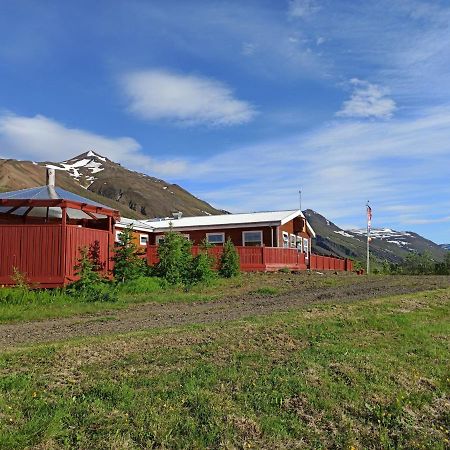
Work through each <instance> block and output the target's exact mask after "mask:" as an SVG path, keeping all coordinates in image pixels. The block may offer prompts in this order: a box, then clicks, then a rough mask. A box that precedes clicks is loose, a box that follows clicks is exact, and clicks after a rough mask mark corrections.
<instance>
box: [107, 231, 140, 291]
mask: <svg viewBox="0 0 450 450" xmlns="http://www.w3.org/2000/svg"><path fill="white" fill-rule="evenodd" d="M113 260H114V271H113V273H114V277H115V279H116V281H118V282H120V283H124V282H125V281H129V280H133V279H135V278H138V277H139V276H141V275H143V273H144V270H145V263H144V261H142V260H141V259H140V258H139V257H138V256H137V246H136V244H135V243H134V242H133V227H132V226H128V227H126V228H125V229H124V230H123V231H122V232H121V233H120V234H119V242H118V243H117V246H116V249H115V254H114V258H113Z"/></svg>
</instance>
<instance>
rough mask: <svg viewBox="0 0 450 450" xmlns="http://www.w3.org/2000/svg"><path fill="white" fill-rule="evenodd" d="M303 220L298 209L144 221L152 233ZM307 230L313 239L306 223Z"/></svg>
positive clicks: (313, 234)
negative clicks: (295, 219) (296, 218)
mask: <svg viewBox="0 0 450 450" xmlns="http://www.w3.org/2000/svg"><path fill="white" fill-rule="evenodd" d="M295 217H302V218H305V216H304V215H303V213H302V212H301V211H300V210H299V209H295V210H287V211H266V212H254V213H241V214H220V215H211V216H195V217H182V218H181V219H164V220H144V221H143V222H145V223H146V224H148V225H150V226H151V227H153V228H154V231H156V232H158V231H166V230H167V229H169V228H170V227H171V226H172V228H173V229H174V230H182V229H188V228H189V229H202V228H204V229H206V228H214V227H216V228H217V227H220V228H233V227H238V226H280V225H284V224H285V223H287V222H289V221H290V220H292V219H294V218H295ZM306 223H307V226H308V229H309V231H310V233H311V235H312V236H313V237H315V233H314V230H313V229H312V228H311V226H310V225H309V223H308V222H306Z"/></svg>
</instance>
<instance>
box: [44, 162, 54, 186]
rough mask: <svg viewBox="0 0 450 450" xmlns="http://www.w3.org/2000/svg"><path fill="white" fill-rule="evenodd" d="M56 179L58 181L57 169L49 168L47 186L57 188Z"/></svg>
mask: <svg viewBox="0 0 450 450" xmlns="http://www.w3.org/2000/svg"><path fill="white" fill-rule="evenodd" d="M55 179H56V175H55V169H51V168H50V167H47V176H46V181H47V186H52V187H55Z"/></svg>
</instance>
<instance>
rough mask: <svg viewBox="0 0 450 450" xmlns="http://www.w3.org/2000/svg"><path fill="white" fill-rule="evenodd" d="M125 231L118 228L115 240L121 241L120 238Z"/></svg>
mask: <svg viewBox="0 0 450 450" xmlns="http://www.w3.org/2000/svg"><path fill="white" fill-rule="evenodd" d="M122 233H123V230H116V239H115V242H119V241H120V238H119V236H120V235H121V234H122Z"/></svg>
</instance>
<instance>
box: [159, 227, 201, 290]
mask: <svg viewBox="0 0 450 450" xmlns="http://www.w3.org/2000/svg"><path fill="white" fill-rule="evenodd" d="M191 248H192V244H191V242H190V241H189V240H188V239H186V238H185V237H184V236H182V235H181V234H179V233H175V232H174V231H172V230H170V231H168V232H167V233H166V234H165V235H164V241H163V242H161V243H160V244H159V246H158V257H159V262H158V264H157V266H156V272H157V274H158V276H160V277H162V278H164V279H165V280H166V281H167V282H168V283H169V284H172V285H177V284H185V283H186V281H189V272H190V270H191V269H192V259H193V258H192V253H191Z"/></svg>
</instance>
